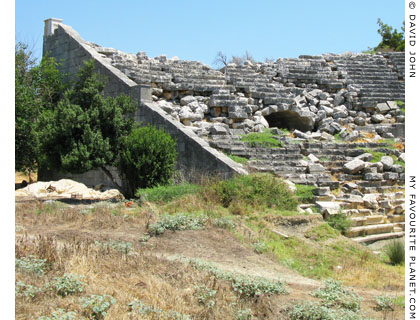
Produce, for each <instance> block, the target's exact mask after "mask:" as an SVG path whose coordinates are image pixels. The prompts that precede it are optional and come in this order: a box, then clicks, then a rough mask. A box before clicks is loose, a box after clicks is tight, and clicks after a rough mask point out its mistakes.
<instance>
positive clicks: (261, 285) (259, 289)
mask: <svg viewBox="0 0 420 320" xmlns="http://www.w3.org/2000/svg"><path fill="white" fill-rule="evenodd" d="M189 262H190V264H191V265H192V266H193V267H195V268H196V269H198V270H203V271H206V272H209V273H211V274H213V275H214V276H215V277H216V278H217V279H221V280H226V281H229V282H231V283H232V288H233V290H234V291H235V292H237V293H238V294H239V296H240V297H242V298H253V297H258V296H260V295H261V294H263V293H264V294H268V295H270V294H287V290H286V288H285V287H284V284H283V282H281V281H273V280H269V279H266V278H262V277H250V276H245V275H242V274H238V273H233V272H226V271H223V270H220V269H218V268H217V267H215V266H214V265H213V264H210V263H207V262H203V261H200V260H197V259H193V260H189Z"/></svg>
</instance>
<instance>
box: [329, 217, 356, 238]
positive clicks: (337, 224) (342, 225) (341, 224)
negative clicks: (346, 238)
mask: <svg viewBox="0 0 420 320" xmlns="http://www.w3.org/2000/svg"><path fill="white" fill-rule="evenodd" d="M326 220H327V223H328V224H329V225H330V226H331V227H332V228H334V229H336V230H338V231H340V232H341V234H343V235H344V234H346V232H347V231H348V230H349V229H350V228H351V227H352V226H353V221H352V220H351V219H350V218H349V217H347V216H346V215H345V214H343V213H338V214H334V215H330V216H329V217H328V218H327V219H326Z"/></svg>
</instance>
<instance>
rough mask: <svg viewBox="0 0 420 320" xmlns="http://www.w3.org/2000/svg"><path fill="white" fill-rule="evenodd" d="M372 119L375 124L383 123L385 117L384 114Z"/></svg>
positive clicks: (374, 116)
mask: <svg viewBox="0 0 420 320" xmlns="http://www.w3.org/2000/svg"><path fill="white" fill-rule="evenodd" d="M371 119H372V122H373V123H381V122H382V121H384V120H385V117H384V116H383V115H382V114H374V115H373V116H372V118H371Z"/></svg>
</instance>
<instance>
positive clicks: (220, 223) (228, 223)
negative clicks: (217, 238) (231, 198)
mask: <svg viewBox="0 0 420 320" xmlns="http://www.w3.org/2000/svg"><path fill="white" fill-rule="evenodd" d="M213 225H215V226H216V227H218V228H222V229H229V230H232V229H235V227H236V223H235V221H234V220H233V219H232V218H231V217H221V218H216V219H214V220H213Z"/></svg>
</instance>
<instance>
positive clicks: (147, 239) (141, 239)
mask: <svg viewBox="0 0 420 320" xmlns="http://www.w3.org/2000/svg"><path fill="white" fill-rule="evenodd" d="M150 238H151V236H150V234H146V235H144V236H142V237H140V242H141V243H146V242H147V241H149V240H150Z"/></svg>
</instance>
